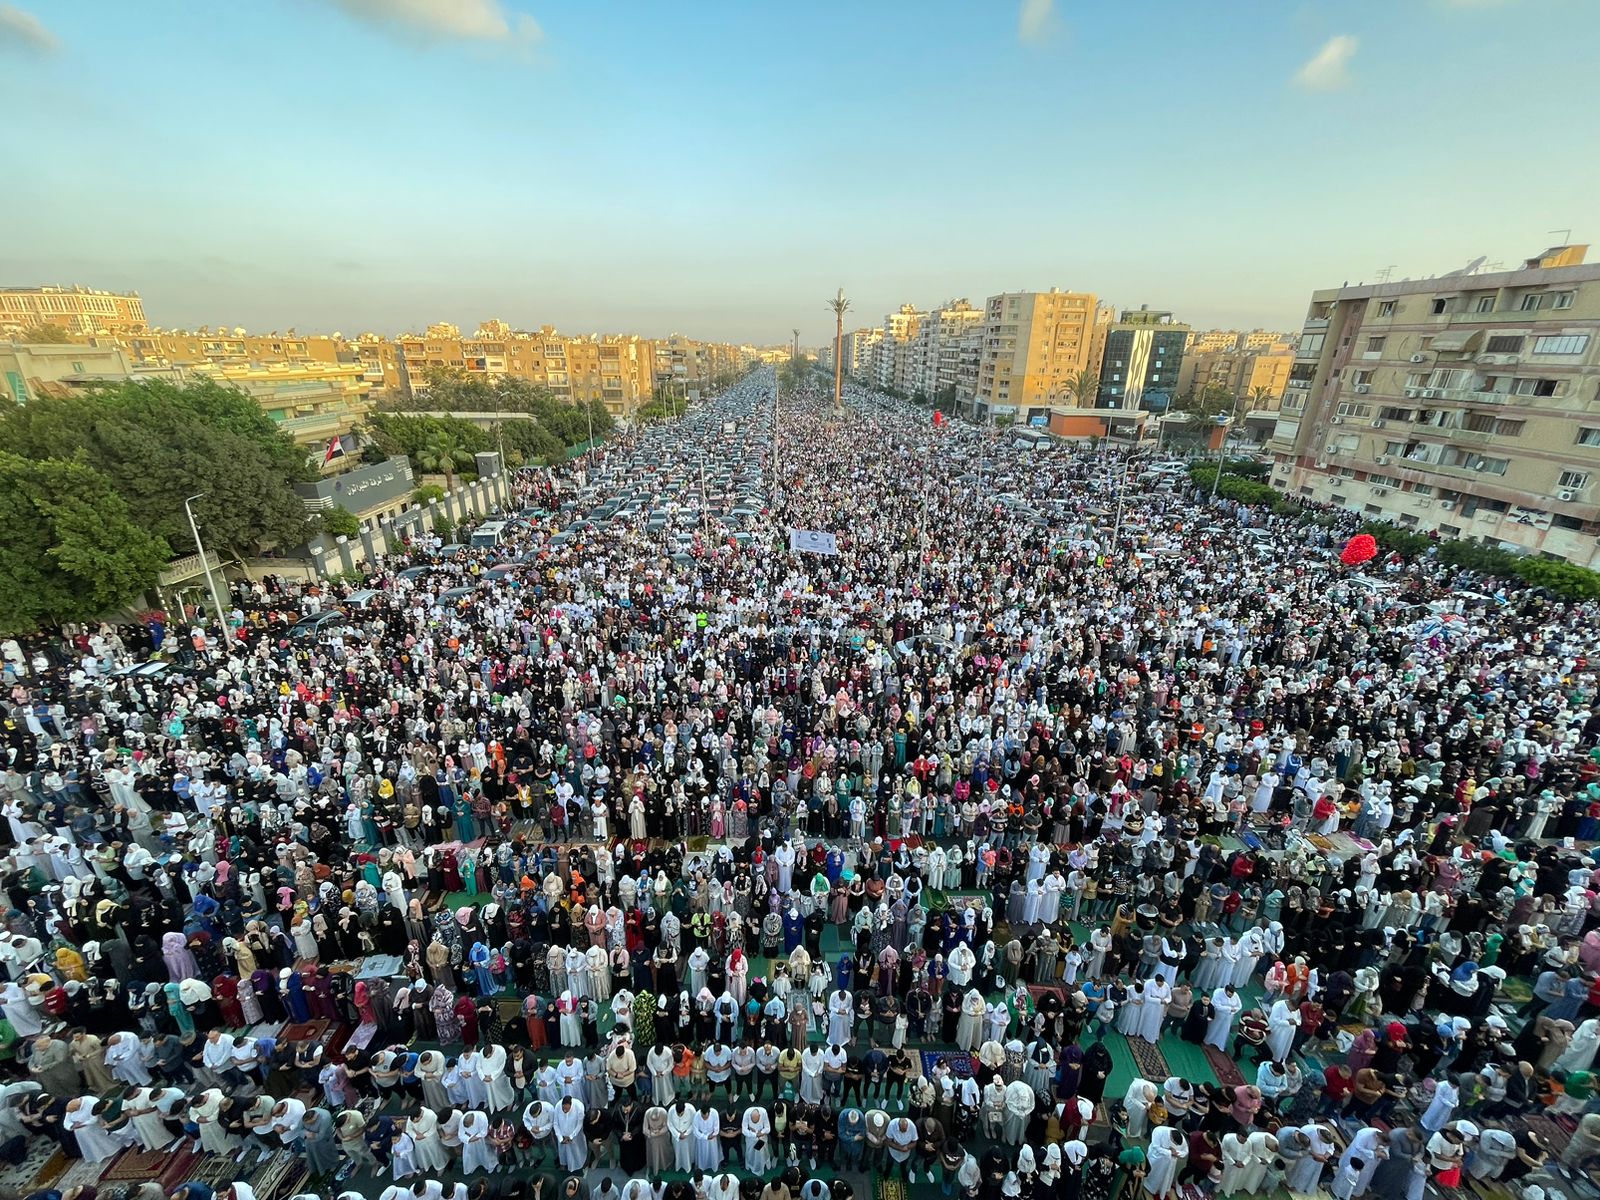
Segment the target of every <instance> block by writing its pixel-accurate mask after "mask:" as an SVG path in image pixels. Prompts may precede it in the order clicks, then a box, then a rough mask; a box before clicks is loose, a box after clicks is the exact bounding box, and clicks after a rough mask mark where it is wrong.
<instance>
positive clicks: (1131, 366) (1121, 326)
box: [1096, 306, 1190, 412]
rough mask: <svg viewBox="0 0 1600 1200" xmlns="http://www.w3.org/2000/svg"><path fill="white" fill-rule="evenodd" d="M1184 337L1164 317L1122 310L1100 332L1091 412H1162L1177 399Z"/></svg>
mask: <svg viewBox="0 0 1600 1200" xmlns="http://www.w3.org/2000/svg"><path fill="white" fill-rule="evenodd" d="M1189 334H1190V329H1189V326H1187V325H1183V324H1180V323H1179V322H1177V321H1174V320H1173V319H1172V314H1171V313H1169V312H1157V311H1154V310H1152V309H1150V308H1147V307H1144V306H1141V307H1139V308H1135V309H1124V310H1123V312H1122V318H1121V319H1120V320H1119V321H1117V323H1116V324H1114V325H1112V326H1111V327H1110V328H1108V329H1107V330H1106V335H1105V353H1104V354H1103V355H1102V356H1101V359H1100V394H1099V398H1098V400H1097V401H1096V407H1099V408H1119V409H1127V410H1137V409H1143V410H1145V411H1147V412H1165V411H1166V410H1167V408H1168V407H1169V406H1170V405H1171V403H1172V400H1173V398H1174V397H1175V396H1176V395H1177V394H1178V372H1179V371H1180V370H1181V369H1182V367H1183V350H1184V347H1185V346H1186V345H1188V342H1189Z"/></svg>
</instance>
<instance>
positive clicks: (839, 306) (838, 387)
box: [828, 288, 850, 412]
mask: <svg viewBox="0 0 1600 1200" xmlns="http://www.w3.org/2000/svg"><path fill="white" fill-rule="evenodd" d="M828 307H829V308H831V309H833V411H834V412H839V411H841V410H842V409H843V408H844V376H843V375H842V374H841V373H840V372H841V368H842V366H843V364H842V363H841V362H840V361H839V354H840V351H841V350H842V348H843V346H844V314H845V310H846V309H848V308H849V307H850V301H848V300H846V299H845V298H844V289H843V288H840V289H839V294H838V295H836V296H835V297H834V298H833V299H832V300H830V301H828Z"/></svg>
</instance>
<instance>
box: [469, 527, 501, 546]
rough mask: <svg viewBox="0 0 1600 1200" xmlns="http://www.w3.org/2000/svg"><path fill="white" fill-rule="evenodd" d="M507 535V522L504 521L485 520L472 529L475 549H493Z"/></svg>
mask: <svg viewBox="0 0 1600 1200" xmlns="http://www.w3.org/2000/svg"><path fill="white" fill-rule="evenodd" d="M505 536H506V523H505V522H504V521H485V522H484V523H483V524H482V525H479V526H478V527H477V528H476V529H474V530H473V531H472V548H473V549H474V550H493V549H494V548H495V547H496V546H498V545H499V544H500V543H501V542H502V541H504V540H505Z"/></svg>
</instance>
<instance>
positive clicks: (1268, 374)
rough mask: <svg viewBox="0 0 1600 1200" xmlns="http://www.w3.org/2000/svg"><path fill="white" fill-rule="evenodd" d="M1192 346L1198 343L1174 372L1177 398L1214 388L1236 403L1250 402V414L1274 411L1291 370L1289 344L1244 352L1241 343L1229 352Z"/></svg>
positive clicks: (1245, 350) (1291, 361)
mask: <svg viewBox="0 0 1600 1200" xmlns="http://www.w3.org/2000/svg"><path fill="white" fill-rule="evenodd" d="M1239 336H1240V337H1241V338H1242V337H1243V336H1244V335H1239ZM1196 344H1199V343H1191V346H1190V349H1189V350H1188V352H1187V353H1185V354H1184V356H1183V364H1182V365H1181V366H1180V367H1179V368H1178V388H1177V395H1179V396H1186V395H1188V394H1189V393H1190V392H1194V393H1196V394H1198V393H1201V392H1204V391H1205V390H1206V389H1207V388H1212V387H1215V388H1221V389H1223V391H1225V392H1226V393H1227V394H1228V395H1229V396H1232V397H1234V398H1236V399H1240V400H1245V401H1249V402H1251V408H1252V410H1256V411H1265V410H1269V409H1275V408H1277V407H1278V404H1279V402H1280V401H1281V400H1282V399H1283V393H1284V389H1285V388H1287V387H1288V385H1289V372H1290V371H1291V370H1293V368H1294V361H1295V359H1294V346H1293V345H1292V344H1290V343H1288V342H1284V343H1281V344H1278V345H1270V346H1257V347H1254V348H1251V349H1244V348H1243V342H1242V341H1241V342H1240V343H1238V344H1237V345H1236V346H1235V347H1232V348H1229V349H1223V350H1218V349H1210V350H1198V351H1197V350H1195V349H1194V345H1196ZM1258 398H1259V399H1258Z"/></svg>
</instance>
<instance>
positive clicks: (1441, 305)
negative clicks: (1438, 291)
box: [1433, 296, 1450, 316]
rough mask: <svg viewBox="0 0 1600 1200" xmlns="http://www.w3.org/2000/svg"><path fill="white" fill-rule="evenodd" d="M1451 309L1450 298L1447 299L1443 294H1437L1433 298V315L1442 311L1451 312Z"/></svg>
mask: <svg viewBox="0 0 1600 1200" xmlns="http://www.w3.org/2000/svg"><path fill="white" fill-rule="evenodd" d="M1449 311H1450V301H1449V300H1447V299H1445V298H1444V297H1443V296H1435V297H1434V298H1433V315H1434V316H1438V315H1439V314H1440V313H1446V312H1449Z"/></svg>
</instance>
